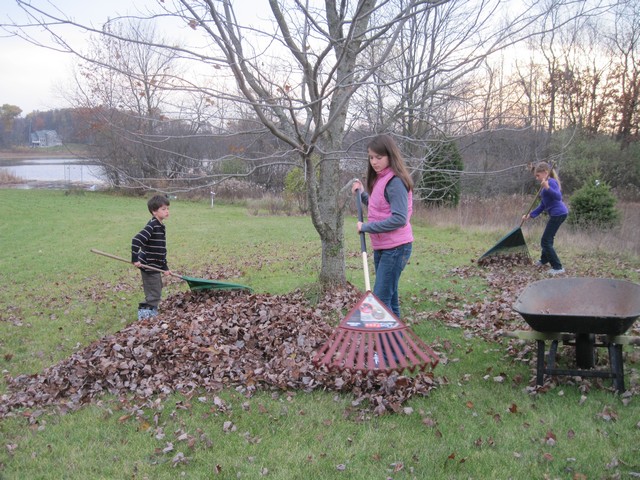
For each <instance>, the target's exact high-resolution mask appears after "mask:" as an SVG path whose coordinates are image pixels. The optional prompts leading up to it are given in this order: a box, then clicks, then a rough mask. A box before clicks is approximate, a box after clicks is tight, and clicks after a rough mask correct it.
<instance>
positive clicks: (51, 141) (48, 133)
mask: <svg viewBox="0 0 640 480" xmlns="http://www.w3.org/2000/svg"><path fill="white" fill-rule="evenodd" d="M57 145H62V140H60V137H59V136H58V132H56V131H55V130H38V131H37V132H33V133H31V146H32V147H55V146H57Z"/></svg>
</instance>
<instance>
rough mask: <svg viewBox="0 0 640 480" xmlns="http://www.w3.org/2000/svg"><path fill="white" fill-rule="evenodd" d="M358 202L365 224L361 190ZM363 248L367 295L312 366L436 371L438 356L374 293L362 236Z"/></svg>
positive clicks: (365, 370)
mask: <svg viewBox="0 0 640 480" xmlns="http://www.w3.org/2000/svg"><path fill="white" fill-rule="evenodd" d="M356 200H357V204H358V218H359V220H360V221H362V204H361V200H360V191H359V190H358V191H357V192H356ZM360 246H361V250H362V263H363V266H364V281H365V287H366V290H367V291H366V293H365V294H364V295H363V296H362V298H361V299H360V301H359V302H358V303H357V304H356V305H355V306H354V307H353V308H352V309H351V311H350V312H349V313H348V314H347V316H346V317H345V318H344V319H343V320H342V322H340V325H339V326H338V328H337V329H336V330H335V331H334V332H333V333H332V335H331V336H330V337H329V340H327V342H326V343H325V344H324V345H323V346H322V347H321V348H320V349H319V350H318V351H317V352H316V355H315V356H314V359H313V362H314V363H315V364H316V365H325V366H326V367H327V368H328V369H329V370H342V371H350V372H356V371H360V372H371V371H381V372H385V373H391V372H393V371H396V372H398V373H400V372H402V371H403V370H405V369H407V370H409V371H411V372H414V371H415V370H416V369H418V370H420V371H425V370H426V369H428V368H429V369H433V368H435V366H436V365H437V364H438V362H439V359H438V356H437V354H436V353H435V352H434V351H433V350H432V349H431V347H429V346H428V345H426V344H425V343H424V342H423V341H422V340H421V339H420V338H419V337H418V336H417V335H416V334H415V333H414V332H413V331H411V330H410V329H409V327H407V326H406V325H405V324H404V323H402V322H401V321H400V320H399V319H398V317H396V316H395V315H394V314H393V312H391V311H390V310H389V309H388V308H387V306H386V305H385V304H384V303H382V302H381V301H380V299H378V297H376V296H375V295H374V294H373V293H372V292H371V285H370V282H369V266H368V262H367V246H366V241H365V236H364V232H360Z"/></svg>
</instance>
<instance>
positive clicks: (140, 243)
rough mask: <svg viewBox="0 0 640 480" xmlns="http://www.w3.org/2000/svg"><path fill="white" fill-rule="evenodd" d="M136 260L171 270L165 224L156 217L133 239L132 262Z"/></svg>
mask: <svg viewBox="0 0 640 480" xmlns="http://www.w3.org/2000/svg"><path fill="white" fill-rule="evenodd" d="M135 262H140V263H142V264H143V265H149V266H151V267H156V268H159V269H161V270H169V267H168V265H167V237H166V234H165V226H164V224H162V223H161V222H160V221H158V219H157V218H155V217H154V218H152V219H151V220H149V222H148V223H147V224H146V225H145V227H144V228H143V229H142V230H141V231H140V232H139V233H138V234H137V235H136V236H135V237H133V239H131V263H135Z"/></svg>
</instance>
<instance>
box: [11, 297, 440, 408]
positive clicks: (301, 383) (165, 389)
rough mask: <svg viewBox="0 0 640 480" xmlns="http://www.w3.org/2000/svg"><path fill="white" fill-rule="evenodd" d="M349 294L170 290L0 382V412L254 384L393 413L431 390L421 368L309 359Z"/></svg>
mask: <svg viewBox="0 0 640 480" xmlns="http://www.w3.org/2000/svg"><path fill="white" fill-rule="evenodd" d="M358 296H359V293H358V292H357V291H356V290H355V289H354V288H352V287H351V288H349V289H347V290H343V291H334V292H330V293H327V295H326V296H325V297H324V299H323V300H322V301H321V302H319V303H318V304H317V305H315V306H313V307H312V306H311V305H310V304H309V302H308V301H307V300H306V299H305V297H304V295H303V294H302V293H301V292H294V293H291V294H289V295H281V296H273V295H264V294H262V295H258V294H255V295H252V294H248V293H246V292H240V291H220V290H217V291H216V290H209V291H203V292H186V293H183V294H177V295H174V296H172V297H170V298H168V299H167V300H165V301H164V302H163V305H162V313H161V314H159V315H158V316H156V317H154V318H150V319H145V320H139V321H137V322H135V323H133V324H131V325H129V326H128V327H126V328H124V329H123V330H121V331H119V332H117V333H115V334H113V335H109V336H106V337H104V338H102V339H100V340H98V341H95V342H93V343H92V344H90V345H89V346H87V347H86V348H84V349H82V350H80V351H78V352H76V353H74V354H73V355H71V356H70V357H69V358H67V359H65V360H63V361H61V362H59V363H58V364H56V365H53V366H51V367H49V368H47V369H46V370H44V371H43V372H42V373H39V374H36V375H21V376H18V377H16V378H10V377H9V378H7V384H8V387H9V393H8V394H6V395H3V396H2V398H1V402H0V416H4V415H7V414H9V413H10V412H11V411H13V410H15V409H16V408H37V407H42V406H47V405H53V406H56V407H58V408H60V409H62V410H74V409H77V408H79V407H80V406H81V405H83V404H85V403H87V402H91V401H93V400H94V399H96V398H97V397H99V396H100V395H102V394H104V393H105V392H109V393H111V394H114V395H123V394H132V395H135V396H136V397H141V398H143V399H145V398H146V399H148V398H150V397H151V396H153V395H158V394H169V393H172V392H183V393H187V394H189V393H191V392H195V391H197V390H198V389H204V390H206V391H209V392H214V391H219V390H221V389H222V388H225V387H233V388H235V389H236V390H237V391H239V392H242V393H243V394H245V395H247V396H250V395H251V394H252V393H253V392H255V391H256V389H259V388H262V389H269V388H273V389H280V390H289V389H296V390H303V391H311V390H314V389H326V390H335V391H342V392H347V391H348V392H351V393H352V394H353V395H354V397H355V400H354V406H356V407H359V406H362V407H361V408H362V409H363V410H371V411H373V412H374V413H376V414H381V413H384V412H386V411H398V410H399V409H400V408H401V405H402V403H404V402H405V401H406V400H407V399H408V398H410V397H412V396H414V395H427V394H428V393H429V391H430V390H431V389H432V388H434V386H435V384H434V379H433V377H432V376H431V375H430V374H426V373H419V374H417V375H412V376H411V377H405V376H400V375H397V374H390V375H386V374H382V373H378V374H373V373H353V374H352V373H348V372H330V371H327V370H326V368H320V367H316V366H315V365H314V363H313V361H312V360H313V356H314V352H315V351H316V350H317V349H318V348H320V347H321V346H322V345H323V344H324V343H325V342H326V341H327V340H328V338H329V336H330V335H331V333H332V332H333V330H334V328H335V327H333V326H331V325H329V324H328V323H327V320H330V319H332V318H333V319H335V318H336V317H338V316H339V315H340V314H341V312H343V311H346V310H348V308H349V307H350V306H352V305H353V304H355V303H356V301H357V297H358Z"/></svg>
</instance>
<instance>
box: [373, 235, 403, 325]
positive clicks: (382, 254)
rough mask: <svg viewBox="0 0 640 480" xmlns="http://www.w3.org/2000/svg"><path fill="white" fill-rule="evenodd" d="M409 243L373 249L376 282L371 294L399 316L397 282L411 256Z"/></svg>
mask: <svg viewBox="0 0 640 480" xmlns="http://www.w3.org/2000/svg"><path fill="white" fill-rule="evenodd" d="M411 249H412V244H411V243H405V244H404V245H400V246H399V247H395V248H389V249H387V250H374V251H373V263H374V266H375V270H376V282H375V284H374V286H373V294H374V295H375V296H376V297H378V298H379V299H380V301H381V302H382V303H384V304H385V305H386V306H387V308H389V309H390V310H391V311H392V312H393V313H394V314H395V315H396V317H398V318H400V300H399V299H398V283H399V282H400V274H401V273H402V270H404V267H405V266H406V265H407V262H408V261H409V257H411Z"/></svg>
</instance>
